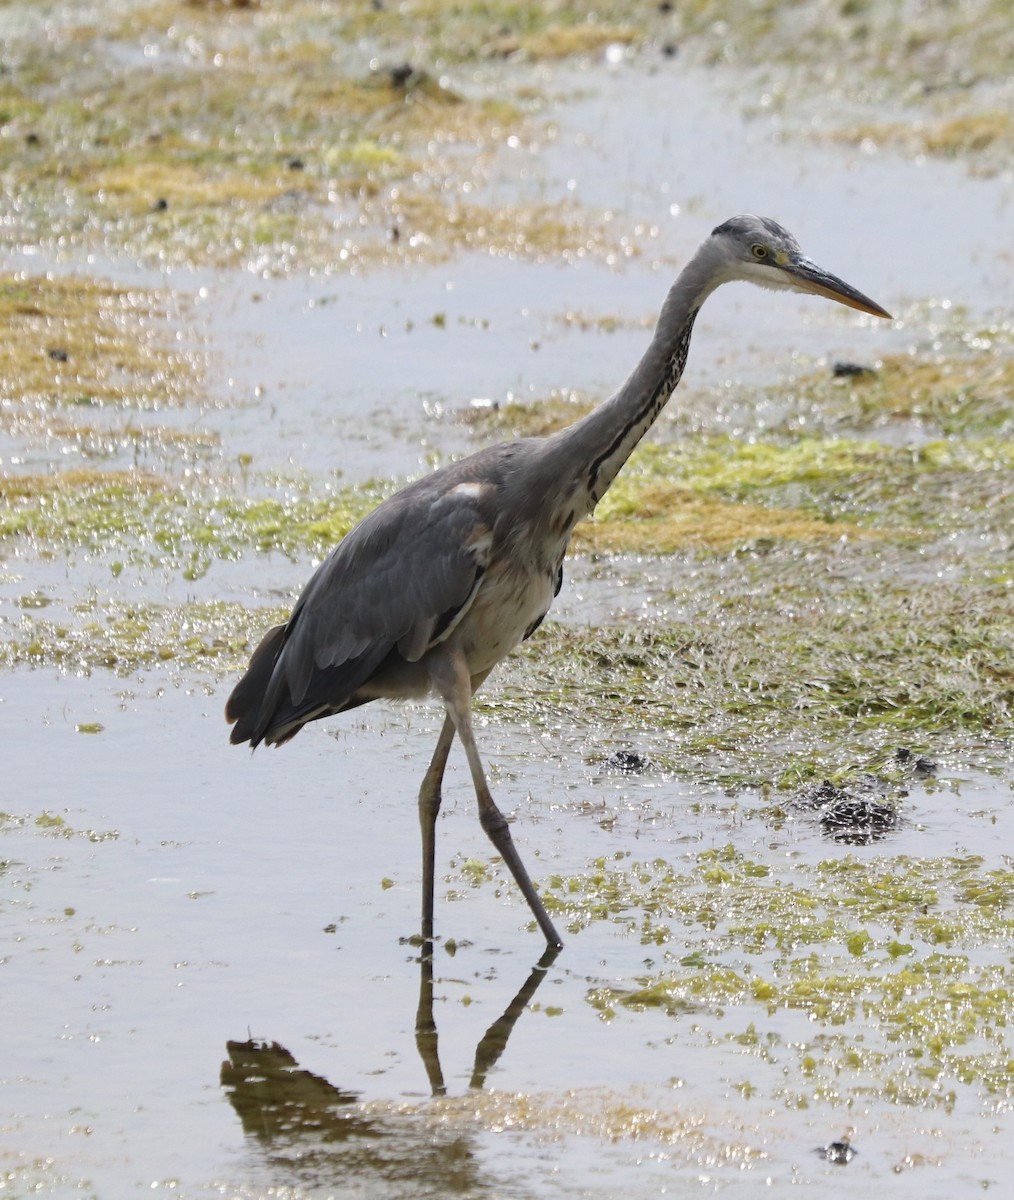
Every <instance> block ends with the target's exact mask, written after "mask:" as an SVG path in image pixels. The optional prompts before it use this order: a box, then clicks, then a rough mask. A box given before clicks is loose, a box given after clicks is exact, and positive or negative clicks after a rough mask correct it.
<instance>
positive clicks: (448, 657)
mask: <svg viewBox="0 0 1014 1200" xmlns="http://www.w3.org/2000/svg"><path fill="white" fill-rule="evenodd" d="M430 676H431V677H432V679H433V683H434V686H435V687H436V689H437V691H438V692H439V693H440V695H441V697H442V699H443V701H444V704H445V706H446V708H447V713H448V716H449V718H450V720H451V721H453V723H454V729H455V731H456V732H457V735H458V737H459V738H460V740H461V745H462V747H463V748H464V751H465V756H466V757H467V759H468V768H469V771H470V772H471V774H472V784H473V786H474V787H475V797H476V800H477V801H478V803H479V823H480V825H482V827H483V829H484V830H485V831H486V834H487V836H488V837H489V839H490V841H491V842H492V843H493V845H494V846H495V847H496V850H497V853H498V854H499V855H500V857H501V858H502V859H503V860H504V862H505V863H506V864H507V866H508V868H509V869H510V873H511V874H512V875H513V876H514V880H515V882H516V883H517V885H518V887H519V888H520V889H521V894H522V895H523V896H524V898H525V899H526V900H527V901H528V907H529V908H530V909H531V910H532V915H533V916H534V917H535V920H536V921H537V922H538V924H539V928H540V929H541V930H542V933H543V935H544V937H545V939H546V942H547V944H548V945H550V946H555V947H560V946H562V945H563V941H562V939H561V938H560V935H559V934H558V933H557V932H556V929H555V927H554V925H553V922H552V921H551V920H550V919H549V914H548V913H547V912H546V910H545V907H544V906H543V904H542V901H541V900H540V899H539V894H538V892H536V890H535V887H534V886H533V884H532V881H531V879H530V878H529V875H528V872H527V871H526V870H525V865H524V863H523V862H522V861H521V856H520V855H519V854H518V852H517V849H516V848H515V846H514V839H513V838H512V837H511V832H510V826H509V825H508V824H507V818H506V817H505V816H504V815H503V813H502V812H501V811H500V810H499V809H498V808H497V806H496V803H495V802H494V800H493V796H492V794H491V792H490V790H489V785H488V784H487V782H486V773H485V771H484V770H483V768H482V760H481V759H480V758H479V750H478V748H477V746H476V744H475V737H474V735H473V733H472V704H471V699H472V691H473V687H472V681H471V678H470V676H469V673H468V666H467V664H466V662H465V660H464V657H463V656H462V655H461V654H460V653H457V652H456V651H454V650H449V649H443V650H442V652H441V653H439V654H433V655H432V656H431V658H430ZM445 728H446V725H445ZM441 736H442V735H441ZM449 747H450V743H449V742H448V748H449ZM438 748H439V743H438Z"/></svg>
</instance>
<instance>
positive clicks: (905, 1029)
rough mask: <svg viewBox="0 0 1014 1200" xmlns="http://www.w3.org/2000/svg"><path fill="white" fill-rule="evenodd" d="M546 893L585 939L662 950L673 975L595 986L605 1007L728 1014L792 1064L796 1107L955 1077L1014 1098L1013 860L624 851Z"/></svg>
mask: <svg viewBox="0 0 1014 1200" xmlns="http://www.w3.org/2000/svg"><path fill="white" fill-rule="evenodd" d="M775 862H777V860H775ZM981 894H988V895H989V896H990V897H991V898H992V900H991V903H989V904H988V905H985V906H983V905H980V904H978V903H976V896H978V895H981ZM542 895H543V899H544V900H545V902H546V904H547V907H548V908H549V910H550V911H551V912H552V913H554V915H556V916H557V917H559V918H561V919H563V920H565V921H567V922H569V928H570V929H571V931H572V932H577V931H578V930H580V929H581V928H583V927H585V926H586V925H587V924H588V923H590V922H593V921H600V920H608V921H612V922H614V923H615V922H618V923H620V924H622V925H624V926H626V927H627V928H629V930H630V932H631V933H632V934H634V935H637V936H639V937H640V939H641V941H642V942H643V943H644V944H645V945H648V946H652V947H658V948H660V950H661V952H662V957H663V960H664V963H665V965H664V966H662V967H661V969H659V970H657V971H655V972H652V973H646V974H644V975H642V976H640V977H639V978H637V979H636V980H634V981H631V982H630V983H624V984H622V985H617V984H603V985H599V986H596V987H593V988H592V989H591V991H590V992H589V994H588V1000H589V1003H590V1004H592V1005H593V1006H594V1007H595V1008H596V1009H598V1010H599V1011H600V1012H601V1013H602V1015H603V1016H604V1017H606V1018H613V1017H615V1016H617V1015H618V1014H619V1013H621V1012H635V1013H636V1012H641V1011H659V1012H662V1013H666V1014H668V1015H669V1016H671V1017H676V1018H681V1019H683V1020H685V1019H686V1018H687V1017H688V1016H693V1015H695V1014H702V1013H704V1012H715V1011H716V1010H717V1011H718V1012H719V1013H721V1014H723V1015H724V1016H725V1017H726V1019H727V1020H729V1019H731V1020H733V1022H734V1023H736V1024H737V1025H738V1026H739V1027H740V1028H741V1027H742V1026H743V1024H745V1026H746V1028H745V1031H744V1032H742V1033H738V1032H737V1033H729V1034H726V1035H725V1038H726V1040H727V1041H729V1042H731V1043H734V1044H736V1045H738V1046H740V1047H742V1048H743V1050H744V1052H745V1053H747V1054H754V1055H757V1056H759V1057H762V1058H767V1059H768V1061H773V1060H775V1059H777V1060H778V1061H781V1062H783V1063H785V1062H787V1063H788V1064H789V1068H790V1073H789V1076H788V1080H787V1082H786V1084H784V1085H783V1086H784V1088H785V1091H784V1092H783V1098H785V1099H786V1101H787V1102H791V1103H799V1102H801V1101H802V1100H803V1097H804V1096H809V1098H810V1099H813V1098H821V1099H824V1100H830V1101H833V1102H839V1103H840V1102H845V1103H849V1102H853V1101H854V1100H855V1099H857V1098H858V1097H859V1096H861V1095H862V1094H864V1092H866V1091H867V1090H868V1089H869V1088H870V1087H879V1088H880V1089H881V1090H882V1091H883V1092H884V1093H885V1094H887V1095H888V1097H889V1098H890V1099H891V1100H892V1101H894V1102H896V1103H906V1104H908V1103H918V1104H933V1103H949V1102H951V1101H952V1100H953V1095H952V1089H953V1086H954V1085H963V1086H966V1087H970V1086H971V1087H975V1088H976V1089H977V1090H979V1091H980V1092H981V1093H982V1094H984V1095H987V1096H988V1095H997V1094H999V1095H1004V1096H1010V1095H1011V1094H1012V1087H1014V1075H1012V1072H1011V1070H1010V1062H1009V1058H1008V1054H1007V1051H1006V1046H1005V1039H1006V1029H1007V1026H1008V1024H1009V1023H1010V1021H1011V1020H1012V1019H1014V968H1012V964H1011V960H1010V955H1009V950H1008V947H1009V945H1010V937H1011V933H1012V931H1014V873H1012V872H1011V870H1010V868H1009V867H999V868H998V867H989V866H987V864H986V863H985V862H984V860H983V858H981V857H980V856H977V855H969V856H964V857H955V856H943V857H938V858H919V857H913V856H909V855H895V856H878V857H875V858H873V859H866V860H858V859H856V858H854V857H852V856H847V857H845V858H843V859H830V860H824V861H819V862H815V863H814V862H805V861H801V860H799V859H794V860H793V861H792V862H791V863H790V864H786V863H784V861H783V863H782V864H781V865H775V864H774V863H772V864H769V863H767V862H758V861H755V860H753V859H751V858H749V857H747V856H745V855H743V854H742V853H741V852H739V851H737V850H736V849H734V848H733V847H732V846H725V847H721V848H718V849H713V850H706V851H701V852H697V853H693V854H685V855H682V856H681V857H680V859H679V860H678V861H677V862H676V863H673V862H671V861H669V860H666V859H656V860H654V861H651V862H636V861H632V860H631V859H630V857H629V855H627V854H617V855H616V856H615V858H613V859H612V860H606V859H599V860H597V861H596V862H595V863H593V864H591V866H590V868H589V869H588V870H587V871H586V872H584V873H583V874H581V875H577V876H567V877H561V876H556V877H551V878H550V879H549V880H548V881H547V883H546V884H545V885H544V887H543V890H542ZM604 897H605V898H606V899H605V900H604ZM783 1012H800V1013H802V1014H804V1015H805V1016H806V1018H807V1022H808V1026H809V1032H808V1033H806V1034H805V1035H804V1037H803V1039H802V1040H794V1039H793V1038H792V1037H791V1035H789V1036H786V1035H785V1033H784V1032H781V1031H779V1030H780V1018H779V1014H781V1013H783ZM841 1026H848V1027H849V1033H848V1035H842V1034H835V1033H834V1029H835V1027H841ZM769 1029H770V1032H767V1031H768V1030H769ZM857 1029H858V1030H859V1032H856V1031H857ZM793 1076H795V1078H793ZM806 1081H808V1082H806ZM941 1081H946V1082H947V1083H948V1084H949V1085H951V1087H950V1088H949V1089H948V1091H947V1092H946V1093H943V1094H941V1093H940V1091H939V1089H938V1090H936V1091H935V1090H934V1088H933V1087H932V1086H931V1085H935V1084H939V1083H940V1082H941ZM814 1083H819V1089H818V1092H819V1094H818V1095H817V1096H815V1095H814V1090H813V1086H812V1085H813V1084H814ZM947 1097H950V1100H948V1099H947Z"/></svg>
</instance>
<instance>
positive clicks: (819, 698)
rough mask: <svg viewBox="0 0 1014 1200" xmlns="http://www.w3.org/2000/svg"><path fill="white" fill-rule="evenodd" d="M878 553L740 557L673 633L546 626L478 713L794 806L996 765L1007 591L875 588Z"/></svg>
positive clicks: (712, 574)
mask: <svg viewBox="0 0 1014 1200" xmlns="http://www.w3.org/2000/svg"><path fill="white" fill-rule="evenodd" d="M879 553H880V551H879V549H877V548H875V547H874V548H869V549H866V550H863V549H862V548H856V549H855V550H854V551H853V552H852V553H851V554H850V555H849V556H847V557H846V558H845V559H844V560H842V559H841V558H838V556H837V555H836V554H835V553H833V552H830V551H828V552H825V554H824V555H822V554H821V553H820V552H817V553H814V552H812V551H807V552H806V553H805V554H803V553H798V552H797V553H796V554H794V555H785V556H784V557H778V556H773V555H771V556H769V555H763V554H761V555H756V556H744V557H741V558H738V559H737V560H736V570H735V572H732V573H730V572H728V571H722V570H719V569H718V564H716V565H715V567H714V568H711V567H709V566H707V565H706V564H697V565H696V566H694V567H693V570H692V572H688V573H689V575H690V578H689V579H688V582H687V584H686V585H685V587H684V588H682V589H681V590H680V591H678V592H677V594H676V596H675V598H674V599H675V608H676V611H677V613H678V615H673V616H670V617H668V618H667V619H666V620H665V621H664V622H663V621H659V622H657V623H649V622H641V623H637V624H631V625H628V626H625V627H622V628H617V627H611V628H610V627H605V628H602V627H599V628H594V629H587V628H585V629H574V628H567V627H565V626H562V625H559V624H549V625H547V627H545V628H544V630H541V631H540V634H539V636H538V638H537V639H533V640H532V642H529V643H526V644H525V645H524V646H523V647H522V648H521V650H520V651H519V655H518V657H516V658H515V659H513V660H509V661H508V663H506V664H504V666H503V667H501V669H500V671H499V672H498V675H497V677H496V678H497V680H498V685H494V686H496V692H495V693H493V694H492V695H490V694H489V689H488V688H487V690H486V691H485V692H484V693H480V696H479V702H480V704H484V705H490V706H492V709H493V711H497V712H501V713H503V714H504V715H507V716H511V717H516V719H517V720H518V721H520V722H523V723H525V724H530V723H531V722H533V721H534V722H536V723H537V724H538V725H539V726H540V727H543V728H546V729H560V728H568V729H571V728H572V729H574V730H576V731H577V736H581V731H584V732H585V736H587V735H588V734H589V733H592V732H593V733H594V734H595V736H596V738H598V739H602V738H603V737H605V739H606V740H607V742H608V741H612V742H613V743H614V744H618V745H621V746H629V745H631V743H634V744H636V745H637V747H638V748H639V749H641V750H642V751H643V752H644V753H646V754H647V755H648V756H649V757H650V758H651V759H652V761H653V762H655V763H656V764H657V765H658V767H660V768H662V769H665V770H675V771H678V772H680V773H689V774H690V775H691V776H692V777H693V778H697V779H710V780H713V781H715V782H717V783H721V784H722V785H723V786H725V787H729V788H735V787H739V786H742V785H744V784H746V785H749V786H751V787H757V786H760V785H763V784H767V783H770V784H773V785H774V786H776V787H777V788H781V789H790V790H791V789H792V788H794V787H797V786H798V785H799V784H800V783H801V782H804V781H807V780H811V779H814V778H816V779H821V778H823V777H825V776H827V775H829V774H834V773H835V772H836V771H842V770H846V769H849V768H853V769H854V767H855V765H856V764H857V762H859V763H861V762H863V761H865V760H867V759H869V758H870V757H871V756H874V757H875V756H876V755H878V754H881V753H883V752H884V751H888V750H892V749H895V748H897V747H898V746H906V747H909V748H911V749H914V750H917V751H920V752H926V751H928V752H930V754H931V756H932V755H933V754H936V753H939V752H942V751H946V750H950V751H953V752H954V753H955V754H965V755H969V754H970V755H972V758H973V761H976V762H981V761H982V760H983V757H984V756H988V755H989V754H993V755H1002V754H1004V753H1005V750H1006V748H1007V747H1008V746H1009V741H1010V738H1011V735H1012V730H1014V671H1012V669H1011V666H1010V664H1011V663H1012V662H1014V597H1012V596H1011V591H1010V588H1009V587H1007V586H1005V585H1003V584H998V585H997V584H994V585H984V584H980V585H978V586H975V587H968V586H966V585H965V584H963V583H960V582H956V583H945V582H943V581H942V580H939V579H932V578H931V579H920V578H917V577H916V570H917V560H916V559H913V560H912V561H911V563H909V564H907V565H906V564H905V563H904V562H903V561H902V560H899V559H898V558H896V556H895V555H894V554H893V553H892V554H891V555H889V556H888V561H883V560H882V562H881V566H882V569H883V571H884V574H883V575H882V576H881V577H879V578H876V577H872V576H873V572H872V570H871V568H873V567H874V564H875V562H876V558H875V557H874V556H875V555H878V554H879ZM864 558H865V559H866V562H865V564H864V565H860V564H862V563H863V559H864ZM836 559H837V561H836ZM891 564H893V565H891ZM852 570H856V571H857V575H856V576H853V575H852V574H851V571H852ZM864 575H870V576H871V577H870V578H868V579H866V580H863V576H864Z"/></svg>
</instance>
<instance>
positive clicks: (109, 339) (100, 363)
mask: <svg viewBox="0 0 1014 1200" xmlns="http://www.w3.org/2000/svg"><path fill="white" fill-rule="evenodd" d="M173 315H174V314H171V313H170V304H169V299H168V297H167V296H166V295H164V294H159V293H156V292H152V291H149V290H146V289H143V288H131V287H124V286H122V285H118V284H115V283H108V282H103V281H101V280H96V279H92V278H87V277H80V276H63V275H27V274H18V275H12V274H2V275H0V322H2V323H3V326H4V328H5V337H4V338H3V340H2V343H0V421H2V422H3V427H5V428H8V429H10V428H11V427H14V428H17V427H18V425H19V422H22V421H24V420H27V419H28V418H27V417H26V416H25V414H26V413H27V412H29V411H31V410H32V409H33V408H34V409H35V410H36V411H37V410H38V409H39V406H44V411H46V412H48V411H50V409H51V408H52V407H53V406H61V407H63V408H64V409H65V410H67V409H73V408H74V407H75V406H76V407H81V408H93V407H105V406H108V405H117V406H129V407H131V408H139V409H145V408H165V407H169V406H176V405H179V404H182V403H185V402H187V401H188V400H192V399H193V398H194V397H195V396H199V395H200V394H201V380H200V373H199V368H198V363H197V359H196V356H195V355H194V354H193V353H192V352H188V351H187V350H186V349H184V348H183V347H182V346H181V345H180V343H179V342H178V341H177V340H176V338H175V336H174V333H173V331H172V317H173ZM62 419H63V421H64V422H66V421H69V420H70V417H69V415H68V413H67V412H66V411H65V412H64V414H63V417H62Z"/></svg>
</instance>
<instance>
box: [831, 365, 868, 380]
mask: <svg viewBox="0 0 1014 1200" xmlns="http://www.w3.org/2000/svg"><path fill="white" fill-rule="evenodd" d="M831 374H832V375H833V376H834V377H835V379H850V378H855V377H857V376H858V377H861V378H864V377H866V376H872V375H876V371H874V369H873V368H872V367H864V366H863V364H862V363H854V362H836V363H835V364H834V366H833V367H832V368H831Z"/></svg>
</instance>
